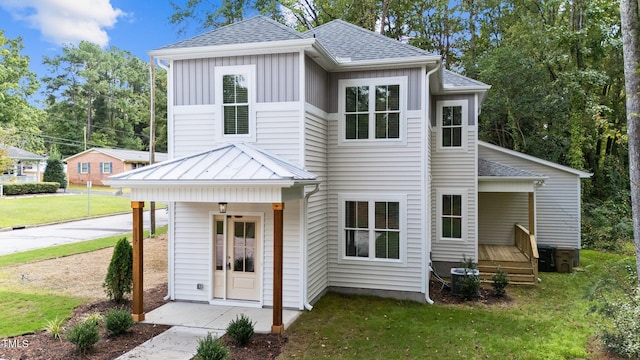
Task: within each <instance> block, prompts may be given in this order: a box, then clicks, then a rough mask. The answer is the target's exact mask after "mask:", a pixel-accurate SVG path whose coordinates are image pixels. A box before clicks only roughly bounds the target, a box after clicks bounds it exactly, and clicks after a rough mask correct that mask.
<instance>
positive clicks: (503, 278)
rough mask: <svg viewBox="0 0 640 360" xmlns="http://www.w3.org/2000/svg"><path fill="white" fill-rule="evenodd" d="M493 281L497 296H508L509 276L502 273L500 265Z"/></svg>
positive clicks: (492, 278)
mask: <svg viewBox="0 0 640 360" xmlns="http://www.w3.org/2000/svg"><path fill="white" fill-rule="evenodd" d="M491 280H493V284H492V286H493V291H495V293H496V296H504V294H506V290H505V288H506V287H507V285H508V284H509V279H508V278H507V274H506V273H505V272H504V271H502V266H500V265H498V269H497V270H496V273H495V275H493V276H492V277H491Z"/></svg>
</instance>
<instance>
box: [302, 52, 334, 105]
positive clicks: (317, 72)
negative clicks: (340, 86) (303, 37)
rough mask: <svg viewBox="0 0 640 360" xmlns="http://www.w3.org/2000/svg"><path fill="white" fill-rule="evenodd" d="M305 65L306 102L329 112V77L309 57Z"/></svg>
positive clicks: (306, 58)
mask: <svg viewBox="0 0 640 360" xmlns="http://www.w3.org/2000/svg"><path fill="white" fill-rule="evenodd" d="M304 61H305V63H304V66H305V101H306V102H307V103H309V104H311V105H313V106H315V107H316V108H318V109H320V110H322V111H325V112H326V111H327V110H328V99H329V93H328V91H327V89H328V87H329V75H328V73H327V72H326V71H325V70H324V69H323V68H322V66H320V65H318V64H317V63H316V62H315V61H313V60H312V59H311V58H309V57H308V56H307V57H305V59H304Z"/></svg>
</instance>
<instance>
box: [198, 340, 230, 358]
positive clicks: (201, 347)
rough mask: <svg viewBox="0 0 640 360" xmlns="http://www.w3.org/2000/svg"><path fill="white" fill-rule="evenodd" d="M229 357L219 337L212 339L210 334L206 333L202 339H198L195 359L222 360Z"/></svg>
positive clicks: (227, 350)
mask: <svg viewBox="0 0 640 360" xmlns="http://www.w3.org/2000/svg"><path fill="white" fill-rule="evenodd" d="M228 358H229V349H227V347H226V346H224V344H222V341H220V339H219V338H216V339H214V338H213V337H212V336H211V334H207V337H206V338H204V339H200V340H198V350H196V359H199V360H224V359H228Z"/></svg>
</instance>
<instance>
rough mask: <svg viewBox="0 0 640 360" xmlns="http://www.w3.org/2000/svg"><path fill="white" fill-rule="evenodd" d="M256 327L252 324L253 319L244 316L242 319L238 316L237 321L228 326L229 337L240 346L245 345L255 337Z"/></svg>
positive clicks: (241, 315)
mask: <svg viewBox="0 0 640 360" xmlns="http://www.w3.org/2000/svg"><path fill="white" fill-rule="evenodd" d="M254 325H255V323H254V322H251V319H249V318H248V317H246V316H244V314H240V317H238V316H237V315H236V319H235V320H233V321H231V322H230V323H229V326H227V335H229V336H230V337H231V338H232V339H233V340H235V341H236V343H237V344H238V345H244V344H246V343H247V342H248V341H249V339H251V337H252V336H253V330H254V329H253V327H254Z"/></svg>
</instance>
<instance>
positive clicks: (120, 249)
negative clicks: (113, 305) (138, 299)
mask: <svg viewBox="0 0 640 360" xmlns="http://www.w3.org/2000/svg"><path fill="white" fill-rule="evenodd" d="M132 285H133V248H132V247H131V244H130V243H129V241H128V240H127V238H121V239H120V240H118V242H117V243H116V246H115V248H114V249H113V256H112V257H111V262H110V263H109V270H108V271H107V276H106V277H105V279H104V283H103V284H102V286H103V287H104V288H105V292H106V293H107V296H108V297H109V299H112V300H113V301H115V302H122V301H123V300H124V295H125V294H129V293H131V287H132Z"/></svg>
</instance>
